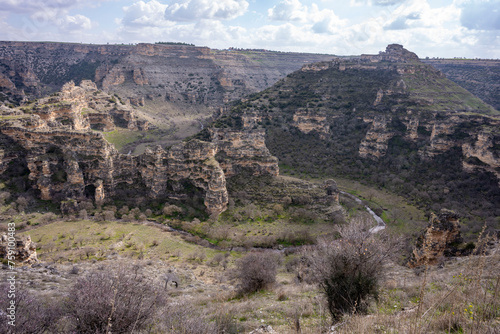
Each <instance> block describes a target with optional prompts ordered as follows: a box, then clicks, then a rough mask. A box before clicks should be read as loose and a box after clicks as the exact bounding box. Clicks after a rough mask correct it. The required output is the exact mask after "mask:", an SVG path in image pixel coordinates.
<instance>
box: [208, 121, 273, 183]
mask: <svg viewBox="0 0 500 334" xmlns="http://www.w3.org/2000/svg"><path fill="white" fill-rule="evenodd" d="M210 140H211V142H212V143H214V144H215V146H216V148H217V155H216V158H217V160H218V161H219V162H220V164H221V166H222V168H223V169H224V172H225V174H226V176H228V177H230V176H233V175H235V174H239V173H241V172H243V171H247V172H249V173H250V175H271V176H277V175H278V174H279V169H278V159H277V158H276V157H274V156H272V155H271V153H269V150H268V149H267V147H266V143H265V131H264V130H262V129H245V130H230V129H217V128H213V129H210Z"/></svg>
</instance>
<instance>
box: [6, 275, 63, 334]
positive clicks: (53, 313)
mask: <svg viewBox="0 0 500 334" xmlns="http://www.w3.org/2000/svg"><path fill="white" fill-rule="evenodd" d="M17 288H18V290H17V291H16V293H15V297H14V300H15V302H16V304H15V305H16V312H15V316H16V317H15V326H11V325H9V324H8V321H11V320H12V319H9V318H7V313H6V311H7V308H8V307H9V306H10V304H9V303H10V299H9V298H7V296H8V294H9V285H8V284H2V285H0V295H1V296H2V298H0V309H1V310H2V311H3V312H0V333H12V334H14V333H16V334H17V333H19V334H42V333H54V332H55V331H53V330H54V328H53V326H54V325H55V324H56V323H57V321H58V320H59V319H60V318H61V317H62V310H61V307H60V304H59V303H54V302H53V301H50V302H48V301H47V302H44V301H42V300H41V299H40V298H35V297H34V296H32V295H30V294H29V293H28V292H27V291H26V290H20V289H19V286H18V287H17Z"/></svg>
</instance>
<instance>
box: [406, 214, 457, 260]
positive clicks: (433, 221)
mask: <svg viewBox="0 0 500 334" xmlns="http://www.w3.org/2000/svg"><path fill="white" fill-rule="evenodd" d="M462 241H463V240H462V237H461V235H460V223H459V221H458V215H456V214H455V213H454V212H452V211H448V210H442V211H441V212H440V213H439V215H437V216H436V215H435V214H432V216H431V218H430V220H429V226H428V227H427V230H426V231H425V232H424V233H423V234H422V235H421V236H420V237H419V238H418V240H417V245H416V247H415V248H414V250H413V259H412V260H411V261H410V263H409V264H410V267H418V266H422V265H426V264H429V265H434V264H437V263H438V261H440V260H441V258H443V257H445V256H453V255H459V252H458V251H457V245H458V244H460V243H461V242H462Z"/></svg>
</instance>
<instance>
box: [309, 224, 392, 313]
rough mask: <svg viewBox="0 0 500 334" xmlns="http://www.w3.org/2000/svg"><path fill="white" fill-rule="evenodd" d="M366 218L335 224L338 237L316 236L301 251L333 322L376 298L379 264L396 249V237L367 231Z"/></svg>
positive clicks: (380, 270) (359, 309)
mask: <svg viewBox="0 0 500 334" xmlns="http://www.w3.org/2000/svg"><path fill="white" fill-rule="evenodd" d="M370 227H371V226H370V223H369V222H368V221H367V220H359V221H351V222H350V223H349V224H348V225H344V226H342V227H339V231H338V232H339V235H340V238H339V239H337V240H333V239H320V240H319V241H318V244H317V245H316V246H314V247H311V248H309V249H308V250H305V251H304V253H303V255H304V257H305V258H306V260H307V263H308V265H309V268H310V269H311V276H312V277H313V278H315V280H316V282H317V283H318V284H319V286H320V289H321V291H322V293H323V294H324V295H325V297H326V300H327V304H328V310H329V312H330V315H331V316H332V320H333V321H334V322H336V321H339V320H340V318H341V316H342V315H343V314H345V313H354V312H364V311H366V308H367V306H368V301H369V300H370V299H371V298H375V299H376V298H377V295H378V283H379V280H380V278H381V275H382V273H383V264H384V262H385V260H386V259H387V258H388V257H389V255H391V254H396V253H397V246H398V245H399V241H398V240H391V239H390V238H389V237H388V236H387V235H384V234H381V233H379V234H376V235H375V234H372V233H370V232H369V228H370Z"/></svg>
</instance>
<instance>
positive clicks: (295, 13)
mask: <svg viewBox="0 0 500 334" xmlns="http://www.w3.org/2000/svg"><path fill="white" fill-rule="evenodd" d="M307 12H308V8H307V7H306V6H304V5H302V4H301V3H300V1H299V0H282V1H281V2H280V3H278V4H277V5H276V6H274V7H273V8H270V9H268V17H269V19H271V20H273V21H301V22H304V21H305V20H306V19H307Z"/></svg>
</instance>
